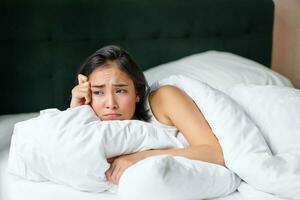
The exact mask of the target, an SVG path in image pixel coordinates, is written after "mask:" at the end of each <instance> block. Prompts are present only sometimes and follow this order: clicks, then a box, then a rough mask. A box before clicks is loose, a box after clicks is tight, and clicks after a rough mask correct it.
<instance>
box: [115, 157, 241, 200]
mask: <svg viewBox="0 0 300 200" xmlns="http://www.w3.org/2000/svg"><path fill="white" fill-rule="evenodd" d="M239 185H240V179H239V178H238V177H237V176H236V175H235V174H234V173H233V172H232V171H230V170H228V169H227V168H226V167H223V166H221V165H216V164H212V163H207V162H202V161H196V160H190V159H187V158H184V157H172V156H154V157H150V158H147V159H145V160H142V161H140V162H138V163H137V164H135V165H133V166H131V167H129V168H128V169H127V170H126V171H125V172H124V174H123V175H122V176H121V179H120V183H119V191H118V192H119V193H118V194H119V198H120V199H121V200H128V199H143V200H153V199H156V200H183V199H210V198H214V197H221V196H225V195H228V194H230V193H232V192H233V191H235V190H236V189H237V187H238V186H239Z"/></svg>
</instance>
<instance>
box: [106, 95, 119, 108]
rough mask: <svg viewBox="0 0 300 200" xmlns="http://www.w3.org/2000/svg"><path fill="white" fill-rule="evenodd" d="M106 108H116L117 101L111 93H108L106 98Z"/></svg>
mask: <svg viewBox="0 0 300 200" xmlns="http://www.w3.org/2000/svg"><path fill="white" fill-rule="evenodd" d="M105 107H106V109H117V108H118V103H117V101H116V98H115V96H114V95H113V94H108V95H107V99H106V106H105Z"/></svg>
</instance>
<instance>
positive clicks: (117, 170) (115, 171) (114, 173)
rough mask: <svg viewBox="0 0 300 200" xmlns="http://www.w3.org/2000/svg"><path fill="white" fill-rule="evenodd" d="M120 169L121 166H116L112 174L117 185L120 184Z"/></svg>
mask: <svg viewBox="0 0 300 200" xmlns="http://www.w3.org/2000/svg"><path fill="white" fill-rule="evenodd" d="M120 170H121V169H120V168H119V167H117V168H115V169H114V170H113V172H112V175H111V180H112V183H114V184H116V185H117V184H118V174H119V173H120Z"/></svg>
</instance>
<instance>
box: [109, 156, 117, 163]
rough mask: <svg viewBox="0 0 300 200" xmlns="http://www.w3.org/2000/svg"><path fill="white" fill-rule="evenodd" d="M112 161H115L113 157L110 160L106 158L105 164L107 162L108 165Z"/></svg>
mask: <svg viewBox="0 0 300 200" xmlns="http://www.w3.org/2000/svg"><path fill="white" fill-rule="evenodd" d="M114 160H115V158H114V157H112V158H108V159H107V162H108V163H112V162H113V161H114Z"/></svg>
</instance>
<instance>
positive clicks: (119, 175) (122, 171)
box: [116, 168, 126, 185]
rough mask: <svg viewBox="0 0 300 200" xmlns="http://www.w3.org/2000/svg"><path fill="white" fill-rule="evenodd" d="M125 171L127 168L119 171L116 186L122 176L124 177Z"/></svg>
mask: <svg viewBox="0 0 300 200" xmlns="http://www.w3.org/2000/svg"><path fill="white" fill-rule="evenodd" d="M125 170H126V169H125V168H122V169H120V170H119V171H118V173H117V175H116V185H118V184H119V182H120V178H121V176H122V175H123V173H124V171H125Z"/></svg>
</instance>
